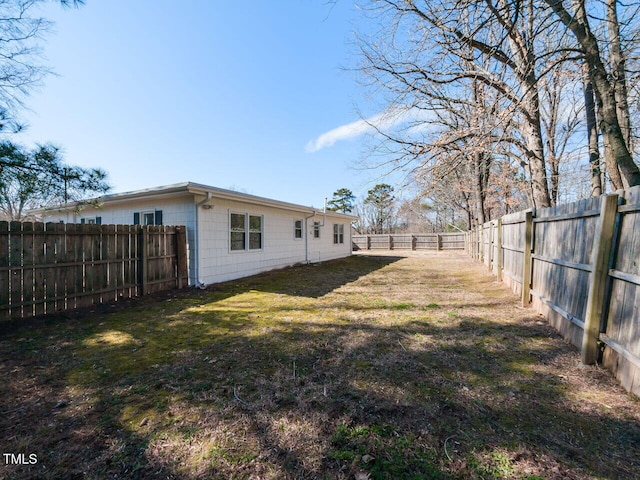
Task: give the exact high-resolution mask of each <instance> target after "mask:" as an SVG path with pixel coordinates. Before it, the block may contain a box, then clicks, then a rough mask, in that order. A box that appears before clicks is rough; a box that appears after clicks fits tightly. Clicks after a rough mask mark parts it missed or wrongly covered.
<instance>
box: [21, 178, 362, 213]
mask: <svg viewBox="0 0 640 480" xmlns="http://www.w3.org/2000/svg"><path fill="white" fill-rule="evenodd" d="M178 194H193V195H204V196H207V195H209V196H211V197H212V198H222V199H225V200H236V201H241V202H244V203H251V204H255V205H263V206H269V207H275V208H281V209H285V210H293V211H296V212H304V213H309V214H312V213H317V214H322V213H323V212H322V210H319V209H316V208H314V207H309V206H304V205H297V204H295V203H289V202H283V201H280V200H273V199H271V198H265V197H259V196H257V195H249V194H248V193H241V192H236V191H233V190H226V189H224V188H218V187H211V186H209V185H202V184H200V183H193V182H183V183H176V184H173V185H163V186H159V187H152V188H145V189H142V190H134V191H131V192H122V193H112V194H108V195H102V196H100V197H96V198H95V199H92V202H97V203H98V204H107V203H108V204H117V203H120V202H127V201H130V200H144V199H147V198H158V197H164V196H174V195H178ZM84 203H85V202H73V203H69V204H67V205H58V206H52V207H46V208H39V209H34V210H31V212H30V213H32V214H35V215H38V214H45V213H47V212H51V211H64V210H73V209H76V208H77V207H78V206H80V205H83V204H84ZM327 213H330V214H331V215H336V216H341V217H345V218H346V219H351V220H353V219H356V218H358V217H356V216H354V215H349V214H345V213H339V212H333V211H331V212H327Z"/></svg>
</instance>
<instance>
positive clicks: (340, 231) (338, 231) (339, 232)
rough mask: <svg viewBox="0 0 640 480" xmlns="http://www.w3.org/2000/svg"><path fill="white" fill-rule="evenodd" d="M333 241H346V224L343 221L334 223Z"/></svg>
mask: <svg viewBox="0 0 640 480" xmlns="http://www.w3.org/2000/svg"><path fill="white" fill-rule="evenodd" d="M333 243H335V244H338V243H344V225H343V224H342V223H334V224H333Z"/></svg>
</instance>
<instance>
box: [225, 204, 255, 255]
mask: <svg viewBox="0 0 640 480" xmlns="http://www.w3.org/2000/svg"><path fill="white" fill-rule="evenodd" d="M262 224H263V220H262V216H261V215H249V214H248V213H231V214H230V218H229V245H230V248H231V250H235V251H243V250H260V249H262Z"/></svg>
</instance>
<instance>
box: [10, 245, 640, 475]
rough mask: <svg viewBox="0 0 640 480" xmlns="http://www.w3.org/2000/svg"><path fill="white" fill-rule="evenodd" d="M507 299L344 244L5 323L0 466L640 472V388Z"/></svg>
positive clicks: (450, 266)
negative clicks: (251, 269)
mask: <svg viewBox="0 0 640 480" xmlns="http://www.w3.org/2000/svg"><path fill="white" fill-rule="evenodd" d="M517 305H518V302H517V299H516V298H515V297H514V296H513V295H512V294H511V292H510V291H509V290H508V289H507V288H506V287H504V286H503V285H500V284H497V283H495V281H494V279H493V277H491V276H490V275H489V274H488V273H487V272H486V271H485V270H484V268H483V267H482V266H480V265H477V264H474V263H472V262H471V260H469V259H468V258H466V257H464V256H462V255H452V254H442V253H441V254H438V253H430V254H426V253H421V254H413V255H411V256H408V257H404V258H401V257H394V256H384V255H380V256H367V255H358V256H354V257H351V258H348V259H343V260H338V261H333V262H327V263H325V264H322V265H319V266H301V267H295V268H291V269H286V270H281V271H277V272H272V273H268V274H264V275H260V276H257V277H252V278H249V279H243V280H240V281H236V282H229V283H225V284H221V285H217V286H215V287H210V288H209V290H207V291H198V290H187V291H181V292H172V293H170V294H165V295H163V296H155V297H153V296H152V297H147V298H144V299H141V300H137V301H133V302H128V303H127V304H126V305H119V306H114V307H101V308H99V309H96V311H94V312H85V313H82V314H76V315H69V316H67V317H60V318H56V319H36V320H32V321H27V322H22V323H20V324H9V325H7V324H5V325H0V376H1V378H2V381H1V382H0V446H1V448H0V450H1V451H2V452H1V453H3V454H5V453H11V454H14V455H18V454H24V457H22V459H23V460H26V461H24V462H23V463H29V461H30V460H34V459H35V458H36V457H37V463H33V464H28V465H8V464H7V463H15V462H12V461H9V462H7V457H6V455H4V456H3V458H0V478H10V479H31V478H42V479H62V478H64V479H74V478H78V479H81V478H82V479H85V478H86V479H114V478H122V479H125V478H127V479H128V478H132V479H135V478H141V479H142V478H158V479H160V478H162V479H165V478H176V479H185V480H186V479H201V478H202V479H204V478H214V479H216V478H219V479H231V478H237V479H254V480H257V479H287V478H290V479H294V478H295V479H303V478H309V479H311V478H318V479H357V480H364V479H367V478H368V479H490V478H505V479H527V480H534V479H542V478H545V479H593V478H602V479H618V478H620V479H626V478H628V479H632V478H640V403H638V400H637V399H636V398H635V397H632V396H631V395H629V394H627V393H626V392H625V391H624V390H623V389H622V388H621V387H619V386H618V385H617V383H616V381H615V380H614V379H612V378H611V377H610V375H609V374H608V372H606V371H604V370H602V369H600V368H598V367H596V366H594V367H585V366H581V365H580V359H579V355H578V352H577V351H576V350H575V349H574V348H573V347H571V346H569V345H568V344H566V343H565V342H564V341H563V340H562V339H561V338H560V337H559V336H557V335H556V334H555V333H554V331H553V330H552V329H551V328H550V327H549V326H548V325H547V324H546V323H544V322H543V321H542V319H541V318H540V317H538V316H536V315H534V314H533V312H532V311H530V310H527V309H522V308H519V307H518V306H517ZM30 455H35V457H34V456H32V457H30ZM14 460H15V459H14Z"/></svg>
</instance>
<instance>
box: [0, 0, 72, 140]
mask: <svg viewBox="0 0 640 480" xmlns="http://www.w3.org/2000/svg"><path fill="white" fill-rule="evenodd" d="M47 1H50V0H1V1H0V131H4V132H6V131H9V132H10V131H16V130H19V129H20V128H22V126H21V125H20V123H19V121H18V120H17V118H16V117H17V113H16V112H17V110H19V109H20V108H21V107H22V106H23V105H24V100H25V98H26V96H27V95H28V94H29V93H30V92H31V90H32V89H33V88H34V87H36V86H38V85H40V84H41V82H42V80H43V78H44V77H45V76H46V75H47V74H49V73H50V70H49V69H48V68H47V67H46V66H45V65H44V63H43V59H42V47H41V44H42V41H43V40H44V38H45V36H46V34H47V33H48V32H49V31H50V28H51V22H50V21H48V20H47V19H45V18H43V17H41V16H39V15H37V14H35V12H36V10H37V6H38V5H40V4H43V3H46V2H47ZM59 3H60V4H61V5H62V6H65V7H69V6H79V5H82V4H83V3H84V0H59Z"/></svg>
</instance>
